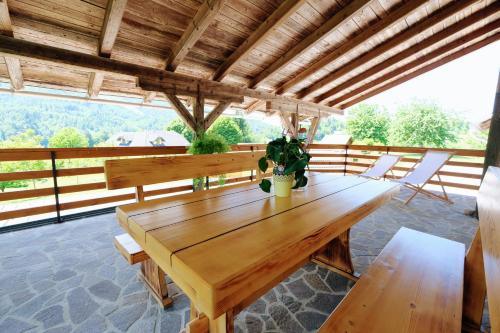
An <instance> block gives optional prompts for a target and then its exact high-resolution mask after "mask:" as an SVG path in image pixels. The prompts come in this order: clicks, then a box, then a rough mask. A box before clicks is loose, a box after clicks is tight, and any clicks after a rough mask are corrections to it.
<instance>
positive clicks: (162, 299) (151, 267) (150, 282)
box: [141, 259, 172, 308]
mask: <svg viewBox="0 0 500 333" xmlns="http://www.w3.org/2000/svg"><path fill="white" fill-rule="evenodd" d="M141 273H142V274H141V275H142V279H143V280H144V282H145V283H146V286H147V287H148V289H149V291H150V292H151V293H152V294H153V296H154V297H155V298H156V300H157V301H158V302H159V303H160V305H162V306H163V308H166V307H168V306H170V305H171V304H172V299H171V298H170V297H168V289H167V282H166V281H165V272H163V270H162V269H161V268H160V267H159V266H158V265H157V264H156V263H155V262H154V261H153V260H151V259H148V260H145V261H143V262H142V263H141Z"/></svg>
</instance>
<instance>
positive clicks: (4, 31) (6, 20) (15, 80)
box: [0, 0, 24, 91]
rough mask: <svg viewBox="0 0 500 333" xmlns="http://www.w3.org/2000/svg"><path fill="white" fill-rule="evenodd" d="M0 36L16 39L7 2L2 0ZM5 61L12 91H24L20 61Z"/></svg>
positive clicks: (14, 59) (8, 58)
mask: <svg viewBox="0 0 500 333" xmlns="http://www.w3.org/2000/svg"><path fill="white" fill-rule="evenodd" d="M0 34H1V35H4V36H8V37H14V32H13V31H12V21H11V19H10V14H9V7H8V6H7V0H0ZM4 60H5V66H6V67H7V73H8V74H9V79H10V85H11V86H12V89H14V90H15V91H19V90H22V89H23V87H24V78H23V71H22V68H21V62H20V61H19V59H16V58H11V57H4Z"/></svg>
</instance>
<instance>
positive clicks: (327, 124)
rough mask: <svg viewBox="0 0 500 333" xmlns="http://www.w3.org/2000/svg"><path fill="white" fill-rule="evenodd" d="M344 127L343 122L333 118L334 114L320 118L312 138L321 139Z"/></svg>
mask: <svg viewBox="0 0 500 333" xmlns="http://www.w3.org/2000/svg"><path fill="white" fill-rule="evenodd" d="M344 128H345V126H344V122H343V121H341V120H339V119H337V118H335V117H334V116H330V117H328V118H321V120H320V122H319V126H318V130H317V131H316V135H315V136H314V139H315V140H321V139H323V138H324V137H325V136H327V135H329V134H334V133H335V132H338V131H342V130H343V129H344Z"/></svg>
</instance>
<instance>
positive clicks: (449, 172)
mask: <svg viewBox="0 0 500 333" xmlns="http://www.w3.org/2000/svg"><path fill="white" fill-rule="evenodd" d="M231 148H232V150H234V151H251V150H262V149H265V145H263V144H240V145H234V146H232V147H231ZM309 148H310V152H311V154H312V155H313V159H312V161H311V166H310V167H311V170H313V171H320V172H338V173H345V174H355V173H359V172H361V171H364V170H365V169H366V168H367V167H369V166H370V165H371V163H372V162H373V161H374V160H376V159H377V158H378V156H379V155H380V154H387V153H391V154H401V155H404V158H403V159H402V161H401V162H400V163H399V164H398V165H397V166H396V168H395V176H396V177H401V176H402V175H403V174H404V173H406V172H407V171H408V170H410V169H411V168H412V166H413V164H414V163H415V162H416V161H418V159H419V158H420V156H421V155H422V153H424V152H425V151H426V150H427V149H426V148H409V147H386V146H359V145H349V146H345V145H325V144H313V145H310V146H309ZM440 150H442V149H440ZM449 151H452V152H453V153H454V157H453V159H452V160H451V161H449V162H448V164H447V165H446V166H445V168H443V170H442V171H441V172H440V175H441V176H442V178H443V181H444V182H445V186H449V187H455V188H461V189H468V190H477V189H478V188H479V182H480V179H481V172H482V167H483V157H484V151H481V150H464V149H452V150H449ZM185 153H186V147H120V148H76V149H43V148H40V149H0V163H11V162H17V163H18V162H20V161H45V162H44V163H45V164H44V165H45V168H44V170H20V171H15V172H10V173H0V182H5V181H19V180H23V181H33V180H35V179H38V180H40V179H43V180H45V182H44V183H43V184H42V186H38V187H39V188H29V189H25V188H8V189H7V190H6V191H5V192H0V207H1V206H2V204H5V203H9V205H3V207H8V208H0V221H4V224H6V222H5V221H6V220H11V221H12V223H16V222H15V221H16V220H17V221H19V220H20V219H21V218H24V219H26V218H27V217H32V218H31V219H36V216H40V217H42V218H43V217H49V218H51V219H53V221H55V222H60V221H62V220H64V219H65V217H66V216H67V215H68V214H70V213H72V212H75V211H77V212H82V211H92V210H95V209H98V208H103V207H113V206H116V205H118V204H123V203H126V202H132V201H133V200H134V193H133V191H132V189H130V191H107V190H106V186H105V183H104V176H103V173H104V168H103V166H102V163H103V161H104V160H106V159H111V158H128V157H133V156H165V155H172V154H185ZM68 161H70V162H69V165H68ZM79 161H80V162H79ZM81 161H83V162H84V163H82V162H81ZM85 162H88V163H85ZM64 163H65V164H66V165H64ZM75 164H76V166H75ZM78 164H80V166H78ZM82 164H85V165H84V166H81V165H82ZM89 164H90V165H89ZM27 165H29V164H27ZM76 177H86V178H90V181H88V180H89V179H87V181H86V182H83V183H82V184H80V183H78V182H77V183H76V184H73V182H74V179H75V178H76ZM64 179H71V180H73V182H70V184H64V183H65V182H64V181H62V180H64ZM250 179H252V175H245V176H238V177H233V178H229V179H226V182H225V183H226V184H230V183H235V182H242V181H249V180H250ZM431 183H434V184H435V183H436V182H435V181H433V182H431ZM210 184H211V185H217V181H215V180H212V181H211V182H210ZM191 190H192V185H191V184H190V183H189V182H184V183H174V184H166V185H165V186H163V187H155V188H152V189H149V190H146V191H145V196H146V197H155V196H162V195H169V194H174V193H181V192H186V191H191ZM70 194H78V197H77V198H75V197H74V196H73V198H71V195H70ZM71 199H73V200H71ZM75 199H76V200H75ZM28 200H29V201H28ZM12 203H14V204H12ZM18 206H21V207H18ZM12 207H14V208H12ZM21 222H22V221H21ZM9 223H10V222H9ZM0 225H1V224H0Z"/></svg>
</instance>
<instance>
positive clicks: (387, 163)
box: [359, 155, 401, 179]
mask: <svg viewBox="0 0 500 333" xmlns="http://www.w3.org/2000/svg"><path fill="white" fill-rule="evenodd" d="M400 159H401V156H398V155H381V156H380V157H379V158H378V159H377V160H376V161H375V162H374V163H373V164H372V165H371V166H370V167H368V169H367V170H366V171H365V172H363V173H362V174H360V175H359V176H361V177H366V178H372V179H380V178H382V177H384V176H385V174H386V173H388V172H389V171H391V172H392V168H393V167H394V166H395V165H396V164H397V163H398V162H399V160H400ZM392 175H393V176H394V173H393V174H392Z"/></svg>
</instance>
